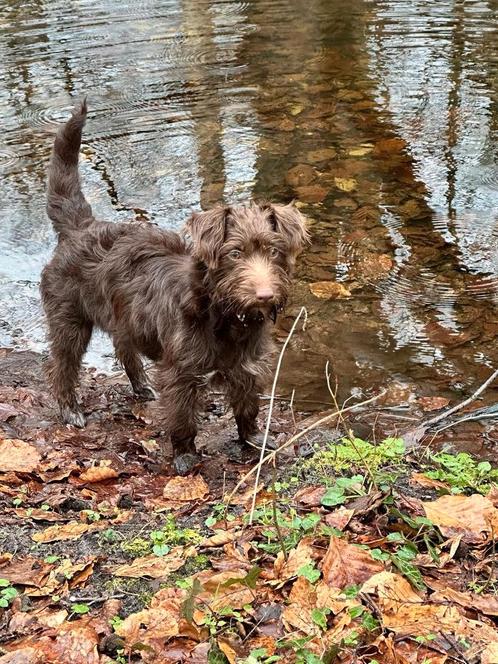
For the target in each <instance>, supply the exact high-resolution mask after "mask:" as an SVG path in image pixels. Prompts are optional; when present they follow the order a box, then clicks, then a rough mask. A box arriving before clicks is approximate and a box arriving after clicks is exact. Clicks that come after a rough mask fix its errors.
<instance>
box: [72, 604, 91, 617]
mask: <svg viewBox="0 0 498 664" xmlns="http://www.w3.org/2000/svg"><path fill="white" fill-rule="evenodd" d="M71 611H72V612H73V613H77V614H78V615H84V614H85V613H88V612H89V611H90V607H89V606H88V604H71Z"/></svg>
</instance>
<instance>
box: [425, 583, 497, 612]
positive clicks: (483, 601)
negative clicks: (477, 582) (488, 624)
mask: <svg viewBox="0 0 498 664" xmlns="http://www.w3.org/2000/svg"><path fill="white" fill-rule="evenodd" d="M431 600H433V601H436V600H441V601H443V602H444V601H448V602H455V604H459V605H460V606H463V607H464V608H465V609H474V610H475V611H479V613H484V614H485V615H487V616H498V597H496V596H495V595H476V594H475V593H462V592H459V591H458V590H453V588H441V589H440V590H437V591H436V592H435V593H434V594H433V595H432V596H431Z"/></svg>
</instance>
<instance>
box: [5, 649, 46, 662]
mask: <svg viewBox="0 0 498 664" xmlns="http://www.w3.org/2000/svg"><path fill="white" fill-rule="evenodd" d="M45 661H46V660H45V657H44V655H43V653H41V652H40V651H39V650H38V648H31V647H28V648H19V649H18V650H13V651H12V652H8V653H6V654H5V655H2V656H1V657H0V664H44V663H45Z"/></svg>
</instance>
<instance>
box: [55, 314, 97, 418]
mask: <svg viewBox="0 0 498 664" xmlns="http://www.w3.org/2000/svg"><path fill="white" fill-rule="evenodd" d="M63 309H64V307H63V306H61V308H60V310H59V311H58V314H57V315H56V316H54V317H52V319H50V317H49V320H48V325H49V339H50V358H49V361H48V365H47V369H48V379H49V382H50V385H51V388H52V393H53V395H54V397H55V398H56V400H57V403H58V405H59V408H60V412H61V417H62V420H63V421H64V422H66V423H67V424H73V425H74V426H77V427H84V426H85V416H84V415H83V411H82V410H81V407H80V405H79V403H78V400H77V398H76V386H77V384H78V376H79V371H80V368H81V360H82V359H83V355H84V354H85V351H86V349H87V346H88V343H89V342H90V338H91V336H92V328H93V325H92V323H91V322H90V321H86V320H83V319H81V318H78V317H77V316H76V315H74V314H71V312H68V311H67V307H66V311H63Z"/></svg>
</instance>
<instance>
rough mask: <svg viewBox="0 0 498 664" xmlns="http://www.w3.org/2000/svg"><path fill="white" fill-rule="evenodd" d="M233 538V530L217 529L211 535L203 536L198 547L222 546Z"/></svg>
mask: <svg viewBox="0 0 498 664" xmlns="http://www.w3.org/2000/svg"><path fill="white" fill-rule="evenodd" d="M234 539H235V532H234V531H233V530H217V531H216V532H215V534H214V535H211V537H205V538H204V539H203V540H202V542H200V544H199V547H211V546H224V545H225V544H228V543H229V542H233V540H234Z"/></svg>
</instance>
